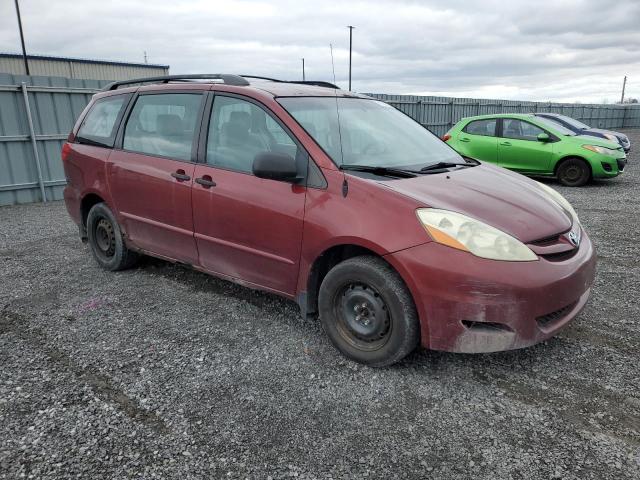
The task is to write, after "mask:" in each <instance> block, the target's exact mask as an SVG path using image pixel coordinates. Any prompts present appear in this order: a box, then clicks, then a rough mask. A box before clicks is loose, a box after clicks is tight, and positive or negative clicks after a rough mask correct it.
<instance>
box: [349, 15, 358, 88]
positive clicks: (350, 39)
mask: <svg viewBox="0 0 640 480" xmlns="http://www.w3.org/2000/svg"><path fill="white" fill-rule="evenodd" d="M347 28H348V29H349V91H351V53H352V51H353V29H354V28H356V27H354V26H353V25H347Z"/></svg>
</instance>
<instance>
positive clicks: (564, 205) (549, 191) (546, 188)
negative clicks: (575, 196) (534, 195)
mask: <svg viewBox="0 0 640 480" xmlns="http://www.w3.org/2000/svg"><path fill="white" fill-rule="evenodd" d="M536 183H537V184H538V186H539V187H540V188H541V189H542V190H544V191H545V192H547V194H548V195H549V196H550V197H551V198H552V199H553V200H554V201H555V202H556V203H557V204H558V205H560V206H561V207H562V208H564V209H565V210H566V211H567V212H569V214H570V215H571V219H572V220H573V222H574V223H576V224H578V223H580V219H579V218H578V214H577V213H576V211H575V210H574V209H573V207H572V206H571V204H570V203H569V202H568V201H567V199H566V198H564V197H563V196H562V195H560V194H559V193H558V192H556V191H555V190H554V189H553V188H551V187H550V186H548V185H545V184H544V183H540V182H536Z"/></svg>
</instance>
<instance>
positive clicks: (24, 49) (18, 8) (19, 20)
mask: <svg viewBox="0 0 640 480" xmlns="http://www.w3.org/2000/svg"><path fill="white" fill-rule="evenodd" d="M15 4H16V13H17V14H18V28H19V29H20V42H21V43H22V59H23V60H24V70H25V72H26V73H27V75H31V74H30V73H29V61H28V60H27V49H26V48H25V46H24V33H23V32H22V20H21V19H20V5H18V0H15Z"/></svg>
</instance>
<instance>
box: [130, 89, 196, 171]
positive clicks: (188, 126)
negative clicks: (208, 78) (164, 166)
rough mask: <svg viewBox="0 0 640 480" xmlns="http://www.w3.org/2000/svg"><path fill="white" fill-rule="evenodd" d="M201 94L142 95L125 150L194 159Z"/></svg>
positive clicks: (133, 114)
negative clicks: (192, 155)
mask: <svg viewBox="0 0 640 480" xmlns="http://www.w3.org/2000/svg"><path fill="white" fill-rule="evenodd" d="M201 100H202V95H201V94H190V93H169V94H159V95H158V94H154V95H141V96H140V97H138V100H137V101H136V104H135V106H134V107H133V110H132V111H131V115H130V116H129V120H128V121H127V126H126V127H125V131H124V140H123V143H122V146H123V148H124V149H125V150H131V151H134V152H140V153H146V154H149V155H157V156H162V157H170V158H175V159H178V160H190V159H191V144H192V142H193V136H194V133H195V129H196V121H197V118H198V110H199V108H200V102H201Z"/></svg>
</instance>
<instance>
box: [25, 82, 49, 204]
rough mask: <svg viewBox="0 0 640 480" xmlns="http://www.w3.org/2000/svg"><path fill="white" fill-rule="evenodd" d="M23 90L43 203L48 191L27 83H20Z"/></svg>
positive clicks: (45, 201) (45, 200)
mask: <svg viewBox="0 0 640 480" xmlns="http://www.w3.org/2000/svg"><path fill="white" fill-rule="evenodd" d="M20 89H21V90H22V98H23V99H24V108H25V110H26V111H27V122H28V124H29V136H30V137H31V146H32V147H33V157H34V158H35V159H36V169H37V170H38V185H40V193H42V201H43V203H47V193H46V192H45V189H44V181H43V180H42V168H41V167H40V155H38V142H37V140H36V132H35V130H34V129H33V119H32V118H31V107H30V106H29V94H28V93H27V84H26V83H25V82H22V83H21V84H20Z"/></svg>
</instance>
